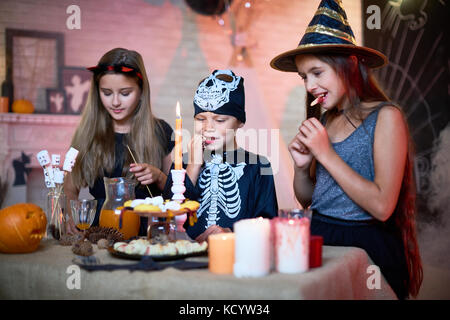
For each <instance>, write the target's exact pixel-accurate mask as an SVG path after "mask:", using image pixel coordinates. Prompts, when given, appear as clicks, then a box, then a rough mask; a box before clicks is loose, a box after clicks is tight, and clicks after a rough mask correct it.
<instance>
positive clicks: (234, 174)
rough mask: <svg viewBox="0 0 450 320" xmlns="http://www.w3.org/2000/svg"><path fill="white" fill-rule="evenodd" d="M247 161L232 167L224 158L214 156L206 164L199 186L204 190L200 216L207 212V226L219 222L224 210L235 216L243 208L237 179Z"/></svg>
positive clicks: (231, 216)
mask: <svg viewBox="0 0 450 320" xmlns="http://www.w3.org/2000/svg"><path fill="white" fill-rule="evenodd" d="M244 166H245V163H240V164H238V165H237V166H236V167H232V166H231V165H230V164H228V163H226V162H225V163H222V158H221V157H219V156H216V157H214V159H213V161H211V162H209V163H207V164H206V168H205V169H204V170H203V171H202V173H201V175H200V178H199V182H198V183H199V187H200V189H201V190H202V193H201V200H200V203H201V204H200V208H199V210H198V211H197V215H198V217H201V215H202V214H203V213H205V212H206V214H207V215H208V216H207V217H206V220H207V224H206V226H205V228H206V229H207V228H209V227H210V226H212V225H215V224H217V221H219V219H220V213H221V212H222V213H223V214H225V215H226V216H227V217H228V218H230V219H233V218H235V217H236V216H237V215H238V214H239V212H240V210H241V197H240V194H239V185H238V183H237V181H238V180H239V178H240V177H241V176H242V174H243V168H244Z"/></svg>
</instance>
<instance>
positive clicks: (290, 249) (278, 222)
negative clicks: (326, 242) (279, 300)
mask: <svg viewBox="0 0 450 320" xmlns="http://www.w3.org/2000/svg"><path fill="white" fill-rule="evenodd" d="M273 223H274V231H275V266H276V270H277V271H278V272H280V273H300V272H305V271H307V270H308V268H309V237H310V231H309V229H310V228H309V227H310V220H309V219H308V218H300V219H295V218H292V219H291V218H275V219H274V220H273Z"/></svg>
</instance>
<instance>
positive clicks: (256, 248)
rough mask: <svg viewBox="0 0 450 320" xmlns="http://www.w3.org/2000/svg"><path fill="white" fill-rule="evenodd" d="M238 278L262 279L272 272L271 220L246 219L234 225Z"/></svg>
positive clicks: (235, 268) (235, 267)
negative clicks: (261, 277)
mask: <svg viewBox="0 0 450 320" xmlns="http://www.w3.org/2000/svg"><path fill="white" fill-rule="evenodd" d="M234 234H235V249H234V250H235V263H234V268H233V272H234V275H235V276H236V277H260V276H264V275H267V274H268V273H269V272H270V266H271V253H272V250H271V241H270V221H269V219H263V218H256V219H244V220H240V221H238V222H236V223H235V224H234Z"/></svg>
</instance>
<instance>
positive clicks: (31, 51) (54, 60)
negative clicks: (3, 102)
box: [5, 28, 64, 113]
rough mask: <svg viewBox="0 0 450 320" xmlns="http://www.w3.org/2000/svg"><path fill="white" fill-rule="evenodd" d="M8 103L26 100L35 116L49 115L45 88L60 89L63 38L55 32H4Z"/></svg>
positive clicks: (6, 30) (11, 30)
mask: <svg viewBox="0 0 450 320" xmlns="http://www.w3.org/2000/svg"><path fill="white" fill-rule="evenodd" d="M5 36H6V52H5V53H6V79H5V82H6V83H7V84H9V86H10V87H11V88H12V89H11V90H10V91H9V92H8V97H9V104H10V105H11V104H12V103H13V102H14V101H15V100H19V99H25V100H28V101H30V102H31V103H32V104H33V107H34V113H49V110H48V109H47V106H48V104H47V93H46V88H57V87H59V86H60V79H61V69H62V67H63V65H64V63H63V61H64V35H63V34H62V33H58V32H43V31H35V30H21V29H10V28H6V29H5Z"/></svg>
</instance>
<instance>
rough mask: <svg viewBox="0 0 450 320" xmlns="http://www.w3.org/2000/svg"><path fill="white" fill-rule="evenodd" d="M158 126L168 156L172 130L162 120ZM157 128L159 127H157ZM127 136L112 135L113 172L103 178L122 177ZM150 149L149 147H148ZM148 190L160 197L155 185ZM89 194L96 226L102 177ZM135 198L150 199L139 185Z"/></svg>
mask: <svg viewBox="0 0 450 320" xmlns="http://www.w3.org/2000/svg"><path fill="white" fill-rule="evenodd" d="M157 121H159V123H160V125H161V129H162V130H161V132H160V133H158V134H161V135H163V136H164V141H165V142H166V143H165V146H166V147H165V150H164V151H165V155H167V154H169V153H170V152H171V151H172V149H173V147H174V145H175V143H174V141H173V139H172V133H173V129H172V128H171V127H170V125H169V124H168V123H167V122H166V121H164V120H162V119H158V120H157ZM157 128H159V126H157ZM126 135H127V134H125V133H117V132H115V133H114V140H115V155H116V156H115V159H114V170H113V172H106V171H105V172H104V177H107V178H113V177H122V170H123V162H124V156H125V153H126V152H128V150H127V148H126V145H125V144H124V143H123V142H124V138H125V136H126ZM149 147H151V146H149ZM148 187H149V188H150V191H151V193H152V195H153V196H154V197H156V196H158V195H161V190H159V189H158V187H157V185H156V184H154V183H153V184H151V185H148ZM89 192H90V194H91V195H92V196H93V197H94V198H95V199H97V212H96V214H95V219H94V222H93V223H92V225H93V226H97V225H98V224H99V218H100V210H101V208H102V206H103V203H104V202H105V198H106V193H105V184H104V182H103V177H98V178H97V180H95V183H94V185H93V187H92V188H89ZM135 196H136V199H145V198H146V197H150V195H149V193H148V191H147V188H146V187H145V186H143V185H141V184H139V185H138V186H136V188H135ZM146 221H147V220H146V219H145V220H142V219H141V232H140V234H141V235H145V234H146V233H145V232H146V231H145V230H146V228H147V227H146V225H147V223H146Z"/></svg>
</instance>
